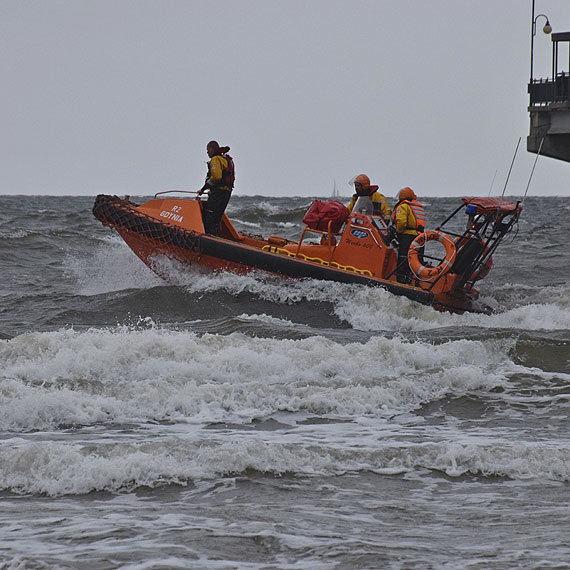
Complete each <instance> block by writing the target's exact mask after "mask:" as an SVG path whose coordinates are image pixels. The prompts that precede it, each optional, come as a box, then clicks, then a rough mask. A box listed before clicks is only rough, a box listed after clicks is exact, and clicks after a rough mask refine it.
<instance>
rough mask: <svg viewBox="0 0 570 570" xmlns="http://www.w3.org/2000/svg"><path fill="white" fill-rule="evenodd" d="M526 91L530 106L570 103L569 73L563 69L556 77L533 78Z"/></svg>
mask: <svg viewBox="0 0 570 570" xmlns="http://www.w3.org/2000/svg"><path fill="white" fill-rule="evenodd" d="M528 93H529V95H530V104H531V106H535V105H548V104H550V103H570V74H568V73H565V72H564V71H563V72H562V73H558V74H557V75H556V79H550V78H549V79H533V80H532V82H531V83H529V85H528Z"/></svg>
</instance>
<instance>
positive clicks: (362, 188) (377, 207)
mask: <svg viewBox="0 0 570 570" xmlns="http://www.w3.org/2000/svg"><path fill="white" fill-rule="evenodd" d="M354 189H355V190H356V194H354V195H353V196H352V200H351V201H350V204H349V205H348V210H349V211H350V212H352V209H353V208H354V205H355V204H356V201H357V200H358V198H360V197H362V196H368V197H369V198H370V200H371V201H372V207H373V212H372V213H373V214H374V215H376V216H382V217H383V218H384V219H385V220H386V221H387V220H389V219H390V214H391V213H392V210H391V209H390V204H388V200H386V197H385V196H384V195H383V194H381V193H380V192H378V186H376V185H371V184H370V178H368V176H366V174H359V175H358V176H357V177H356V178H355V179H354Z"/></svg>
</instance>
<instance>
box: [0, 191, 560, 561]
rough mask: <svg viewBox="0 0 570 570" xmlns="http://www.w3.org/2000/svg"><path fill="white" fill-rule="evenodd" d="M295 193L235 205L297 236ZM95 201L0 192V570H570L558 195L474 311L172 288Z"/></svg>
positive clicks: (254, 224)
mask: <svg viewBox="0 0 570 570" xmlns="http://www.w3.org/2000/svg"><path fill="white" fill-rule="evenodd" d="M457 202H458V200H456V199H451V198H446V199H443V198H437V199H436V198H430V199H428V200H426V204H427V214H428V227H429V226H431V227H434V226H435V225H436V223H437V222H440V221H442V219H443V218H444V217H445V214H446V213H447V212H449V211H451V210H452V209H453V208H454V207H455V205H456V204H457ZM310 203H311V199H309V198H267V197H240V196H235V197H234V198H233V199H232V201H231V202H230V206H229V209H228V213H229V214H230V216H231V217H232V218H233V219H234V221H235V223H236V226H237V227H238V229H241V230H246V231H249V232H252V233H261V234H263V235H269V234H271V233H276V234H281V235H284V236H286V237H291V238H293V237H295V236H298V234H299V231H300V228H301V219H302V216H303V214H304V212H305V211H306V209H307V208H308V206H309V205H310ZM92 204H93V198H92V197H71V198H70V197H48V196H41V197H30V196H28V197H21V196H20V197H18V196H10V197H7V196H4V197H0V275H1V279H0V529H1V530H0V568H3V569H6V570H8V569H10V570H16V569H17V570H22V569H48V568H49V569H52V568H64V569H75V568H81V569H83V570H99V569H110V568H128V569H166V568H198V569H201V568H205V569H206V568H215V569H230V568H240V569H241V568H246V569H299V568H311V569H361V568H389V569H408V568H410V569H411V568H414V569H415V568H425V569H432V568H433V569H439V568H445V569H455V568H458V569H459V568H476V569H483V568H485V569H487V568H497V569H509V568H570V540H569V535H570V521H569V519H570V493H569V491H570V488H569V481H570V441H569V436H570V419H569V413H570V285H569V284H568V280H569V277H570V272H569V269H568V267H569V266H570V249H569V248H568V243H569V242H570V225H569V224H568V222H567V220H568V218H569V216H570V206H569V205H568V200H567V199H564V198H529V199H528V200H527V201H526V203H525V211H524V213H523V216H522V219H521V222H520V227H519V228H518V235H516V237H515V236H512V237H513V238H514V239H509V240H507V242H506V243H504V244H503V245H502V246H501V248H500V249H499V251H498V253H497V254H496V255H495V267H494V268H493V270H492V271H491V273H490V275H489V276H488V277H487V278H486V279H485V280H483V281H481V282H480V283H479V286H478V288H479V290H480V292H481V297H482V299H483V300H484V302H486V303H487V304H490V305H491V306H493V307H494V308H495V309H496V312H495V313H494V314H493V315H490V316H486V315H471V314H465V315H452V314H447V313H440V312H436V311H434V310H433V309H431V308H430V307H425V306H421V305H418V304H416V303H414V302H412V301H409V300H408V299H405V298H400V297H395V296H393V295H390V294H389V293H387V292H385V291H383V290H381V289H372V288H362V287H359V286H355V285H344V284H335V283H322V282H318V281H295V280H290V279H282V278H278V277H275V276H268V275H264V274H261V273H260V274H254V275H249V276H236V275H231V274H224V273H220V274H201V273H198V272H195V271H193V270H188V269H186V268H184V267H180V266H177V265H175V264H173V263H172V262H169V261H167V260H165V261H164V264H163V268H162V269H163V270H165V271H166V273H167V274H168V276H169V279H168V281H164V280H162V279H161V278H159V277H157V276H155V275H154V274H153V273H152V272H151V271H150V270H149V269H148V268H147V267H146V266H145V265H143V263H142V262H141V261H139V259H138V258H137V257H136V256H135V255H134V254H133V253H132V252H131V251H130V250H129V249H128V247H127V246H126V245H125V244H124V243H123V242H122V240H121V239H120V238H119V237H118V235H117V234H115V233H114V232H113V231H112V230H110V229H108V228H103V227H102V226H101V225H100V223H99V222H98V221H97V220H95V219H94V218H93V217H92V215H91V207H92ZM553 212H556V216H552V213H553Z"/></svg>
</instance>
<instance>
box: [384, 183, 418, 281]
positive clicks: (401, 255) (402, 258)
mask: <svg viewBox="0 0 570 570" xmlns="http://www.w3.org/2000/svg"><path fill="white" fill-rule="evenodd" d="M392 225H393V227H394V229H395V231H396V236H397V238H398V243H399V244H400V245H399V248H398V267H397V269H396V279H397V280H398V282H399V283H409V282H410V280H411V279H410V277H411V271H410V266H409V264H408V250H409V249H410V245H411V243H412V242H413V241H414V239H415V238H416V236H417V235H418V234H419V233H420V232H423V231H424V230H425V226H426V215H425V211H424V207H423V206H422V205H421V204H420V203H419V202H418V200H417V197H416V194H415V193H414V191H413V190H412V189H411V188H408V187H407V186H406V188H402V189H401V190H400V191H399V192H398V202H397V204H396V206H395V207H394V213H393V214H392Z"/></svg>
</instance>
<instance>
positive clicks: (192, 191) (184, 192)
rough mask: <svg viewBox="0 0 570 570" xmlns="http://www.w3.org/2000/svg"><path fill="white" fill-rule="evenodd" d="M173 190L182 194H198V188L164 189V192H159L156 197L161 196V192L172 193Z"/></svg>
mask: <svg viewBox="0 0 570 570" xmlns="http://www.w3.org/2000/svg"><path fill="white" fill-rule="evenodd" d="M171 192H180V193H182V194H198V192H197V191H196V190H164V191H163V192H157V193H156V194H155V195H154V197H155V198H156V197H157V196H160V194H170V193H171Z"/></svg>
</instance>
